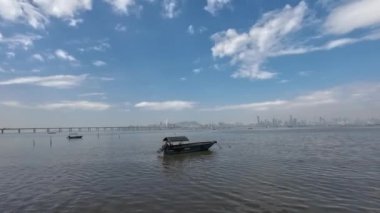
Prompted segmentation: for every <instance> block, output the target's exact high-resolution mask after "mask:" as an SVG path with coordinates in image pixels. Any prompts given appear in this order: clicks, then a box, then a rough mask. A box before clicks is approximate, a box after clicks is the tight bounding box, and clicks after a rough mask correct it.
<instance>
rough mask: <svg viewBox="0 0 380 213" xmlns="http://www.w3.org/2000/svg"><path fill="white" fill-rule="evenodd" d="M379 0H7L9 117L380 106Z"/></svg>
mask: <svg viewBox="0 0 380 213" xmlns="http://www.w3.org/2000/svg"><path fill="white" fill-rule="evenodd" d="M379 56H380V1H379V0H304V1H299V0H281V1H278V0H0V127H43V126H102V125H111V126H124V125H144V124H151V123H159V122H161V121H165V120H169V122H179V121H198V122H201V123H211V122H214V123H215V122H243V123H254V122H256V116H257V115H260V116H261V117H263V118H268V119H271V118H273V117H276V118H280V119H286V118H288V117H289V115H293V117H297V118H299V119H307V120H313V119H318V118H319V117H320V116H322V117H324V118H327V119H332V118H339V117H345V118H349V119H358V118H362V119H369V118H380V70H379V67H380V57H379Z"/></svg>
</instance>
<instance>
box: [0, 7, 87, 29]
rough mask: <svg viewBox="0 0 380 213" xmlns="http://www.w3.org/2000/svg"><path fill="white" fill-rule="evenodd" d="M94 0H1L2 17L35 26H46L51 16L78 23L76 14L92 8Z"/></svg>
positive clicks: (0, 14) (0, 13) (0, 11)
mask: <svg viewBox="0 0 380 213" xmlns="http://www.w3.org/2000/svg"><path fill="white" fill-rule="evenodd" d="M91 9H92V0H33V1H25V0H12V1H10V0H0V17H1V18H3V19H4V20H6V21H11V22H26V23H28V24H29V25H31V26H32V27H33V28H44V27H45V25H46V24H48V23H49V16H52V17H55V18H59V19H63V20H66V21H68V22H69V24H70V25H73V24H74V25H76V24H77V23H79V22H78V20H80V19H75V16H76V15H78V13H79V12H81V11H86V10H91Z"/></svg>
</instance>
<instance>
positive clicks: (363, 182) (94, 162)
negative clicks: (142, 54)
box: [0, 128, 380, 213]
mask: <svg viewBox="0 0 380 213" xmlns="http://www.w3.org/2000/svg"><path fill="white" fill-rule="evenodd" d="M175 134H176V135H187V136H188V137H189V138H190V139H192V140H217V141H218V144H217V145H214V146H213V147H212V148H211V152H206V153H198V154H187V155H179V156H174V157H162V156H160V155H158V154H157V153H156V152H155V151H156V150H157V149H158V148H159V146H160V145H161V143H160V140H161V139H162V138H163V137H165V136H172V135H175ZM65 136H66V134H65V133H62V134H55V135H47V134H42V133H40V134H21V135H18V134H4V135H0V212H218V213H220V212H380V128H335V129H288V130H216V131H211V130H207V131H206V130H205V131H151V132H121V133H120V134H119V133H113V134H111V133H101V134H100V136H99V137H98V136H97V135H96V134H84V139H83V140H76V141H67V140H66V139H65ZM50 137H52V142H51V143H50ZM33 140H34V141H35V143H33Z"/></svg>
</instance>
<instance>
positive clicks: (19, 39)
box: [0, 0, 42, 50]
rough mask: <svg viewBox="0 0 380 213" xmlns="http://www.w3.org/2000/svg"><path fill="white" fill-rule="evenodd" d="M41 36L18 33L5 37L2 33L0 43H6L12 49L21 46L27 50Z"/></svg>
mask: <svg viewBox="0 0 380 213" xmlns="http://www.w3.org/2000/svg"><path fill="white" fill-rule="evenodd" d="M0 1H1V0H0ZM41 38H42V36H39V35H35V34H16V35H14V36H11V37H5V36H3V35H2V34H1V33H0V44H5V45H7V46H8V48H10V49H15V48H18V47H21V48H24V49H25V50H27V49H29V48H30V47H31V46H33V44H34V41H36V40H39V39H41Z"/></svg>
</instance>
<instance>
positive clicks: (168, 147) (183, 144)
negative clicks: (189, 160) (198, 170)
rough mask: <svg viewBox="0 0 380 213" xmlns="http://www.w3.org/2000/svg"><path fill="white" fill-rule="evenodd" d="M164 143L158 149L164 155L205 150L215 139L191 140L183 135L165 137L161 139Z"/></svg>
mask: <svg viewBox="0 0 380 213" xmlns="http://www.w3.org/2000/svg"><path fill="white" fill-rule="evenodd" d="M163 142H164V145H163V146H162V147H161V148H160V149H159V150H158V152H163V153H164V154H165V155H172V154H182V153H190V152H200V151H207V150H208V149H209V148H210V147H211V146H212V145H214V144H215V143H217V142H216V141H205V142H193V143H189V139H188V138H187V137H185V136H176V137H166V138H164V139H163Z"/></svg>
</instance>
